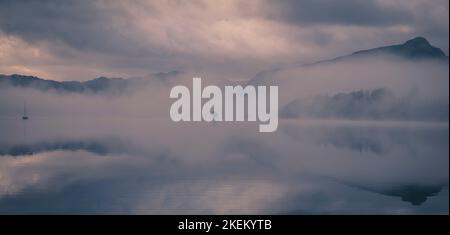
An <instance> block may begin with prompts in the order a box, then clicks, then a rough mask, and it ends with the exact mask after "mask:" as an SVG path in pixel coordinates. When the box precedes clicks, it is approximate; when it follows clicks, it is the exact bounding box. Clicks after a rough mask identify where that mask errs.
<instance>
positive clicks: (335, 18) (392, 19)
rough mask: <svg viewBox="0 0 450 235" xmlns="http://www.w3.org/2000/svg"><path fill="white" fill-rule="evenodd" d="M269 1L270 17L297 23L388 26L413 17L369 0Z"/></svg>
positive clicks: (405, 12) (409, 13)
mask: <svg viewBox="0 0 450 235" xmlns="http://www.w3.org/2000/svg"><path fill="white" fill-rule="evenodd" d="M268 3H269V5H272V9H271V11H270V13H269V14H268V15H269V17H273V18H275V19H279V20H285V21H287V22H290V23H296V24H344V25H362V26H388V25H395V24H399V23H405V22H409V21H411V20H412V19H413V14H412V13H411V12H409V11H406V10H404V9H395V8H387V7H385V6H382V5H380V4H378V3H377V2H376V1H372V0H370V1H359V0H341V1H332V0H303V1H297V0H284V1H276V2H275V1H268Z"/></svg>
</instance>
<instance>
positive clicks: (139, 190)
mask: <svg viewBox="0 0 450 235" xmlns="http://www.w3.org/2000/svg"><path fill="white" fill-rule="evenodd" d="M148 122H149V120H133V121H130V122H123V120H120V121H119V120H93V121H86V120H84V121H79V122H78V123H73V122H72V121H71V122H70V125H68V124H67V123H68V122H67V121H65V120H48V119H45V118H41V119H39V118H36V119H33V120H30V121H29V122H28V123H27V124H26V125H27V130H26V132H25V131H24V130H23V128H24V126H23V125H24V123H23V122H18V121H17V120H12V119H4V120H2V122H1V123H2V126H0V128H2V129H4V130H7V131H6V132H5V131H2V132H1V133H0V137H1V138H0V213H2V214H3V213H6V214H9V213H13V214H14V213H70V214H72V213H74V214H77V213H82V214H86V213H133V214H134V213H137V214H174V213H182V214H206V213H213V214H228V213H235V214H248V213H265V214H291V213H295V214H319V213H320V214H322V213H326V214H354V213H357V214H367V213H370V214H374V213H375V214H384V213H400V214H410V213H432V214H436V213H444V214H445V213H448V154H449V147H448V138H449V136H448V133H449V132H448V125H447V124H436V125H422V124H417V123H413V124H411V125H403V126H402V125H396V124H395V123H394V124H392V123H390V124H387V125H384V124H382V123H375V124H373V123H372V124H371V123H358V122H344V123H339V122H338V123H328V122H327V123H320V122H317V123H302V122H298V121H292V120H291V121H281V122H280V127H279V130H278V131H277V132H276V133H272V134H260V133H257V132H256V131H255V130H256V129H255V128H254V126H251V125H231V126H230V125H229V124H214V126H213V125H209V124H192V125H190V126H189V125H188V126H180V125H177V124H173V123H170V122H164V121H161V120H159V121H158V120H152V122H160V123H158V125H155V124H153V125H151V126H149V125H148V124H147V123H148ZM206 125H209V126H208V127H209V128H204V127H205V126H206ZM162 130H164V131H162ZM194 133H195V136H196V138H192V135H193V134H194ZM100 156H102V157H100Z"/></svg>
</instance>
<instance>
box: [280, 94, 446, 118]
mask: <svg viewBox="0 0 450 235" xmlns="http://www.w3.org/2000/svg"><path fill="white" fill-rule="evenodd" d="M416 92H417V91H411V92H410V93H409V94H408V95H406V96H403V97H399V96H397V95H395V94H394V93H393V92H391V91H390V90H389V89H386V88H379V89H374V90H359V91H353V92H349V93H338V94H335V95H332V96H328V95H321V96H314V97H309V98H307V99H295V100H293V101H291V102H290V103H288V104H287V105H286V106H284V107H282V108H281V109H280V117H281V118H321V119H323V118H325V119H332V118H338V119H401V120H405V119H406V120H435V121H436V120H439V121H445V120H448V118H449V110H448V102H445V101H442V100H428V101H427V102H423V103H419V102H412V100H413V98H414V96H415V95H416V94H415V93H416Z"/></svg>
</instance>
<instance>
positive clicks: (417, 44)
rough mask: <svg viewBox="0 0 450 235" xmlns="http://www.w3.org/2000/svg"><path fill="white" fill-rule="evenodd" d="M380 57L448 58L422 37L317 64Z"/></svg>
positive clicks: (411, 58) (412, 58)
mask: <svg viewBox="0 0 450 235" xmlns="http://www.w3.org/2000/svg"><path fill="white" fill-rule="evenodd" d="M380 55H381V56H382V55H391V56H398V57H401V58H403V59H408V60H422V59H438V60H445V59H447V58H448V57H447V56H446V55H445V53H444V52H443V51H442V50H441V49H440V48H437V47H434V46H432V45H431V44H430V43H429V42H428V40H427V39H425V38H424V37H416V38H413V39H411V40H408V41H406V42H405V43H403V44H398V45H391V46H384V47H378V48H373V49H369V50H361V51H357V52H354V53H352V54H350V55H346V56H340V57H337V58H334V59H331V60H325V61H319V62H317V63H323V62H333V61H337V60H343V59H353V58H360V57H366V56H380Z"/></svg>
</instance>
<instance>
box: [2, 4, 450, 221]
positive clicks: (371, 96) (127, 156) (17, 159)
mask: <svg viewBox="0 0 450 235" xmlns="http://www.w3.org/2000/svg"><path fill="white" fill-rule="evenodd" d="M448 18H449V2H448V1H447V0H433V1H429V0H414V1H409V0H408V1H406V0H398V1H385V0H367V1H354V0H340V1H332V0H320V1H310V0H298V1H297V0H296V1H291V0H283V1H266V0H258V1H238V0H227V1H204V0H194V1H148V0H138V1H133V2H126V3H125V2H124V1H120V0H111V1H98V0H93V1H67V2H66V1H64V2H60V1H54V0H48V1H42V2H39V3H35V2H28V1H20V0H19V1H9V0H4V1H0V214H448V212H449V205H448V202H449V103H450V102H449V58H448V53H449V49H448V48H449V45H448V44H449V38H448V35H449V34H448V33H449V24H448V22H449V21H448ZM193 78H201V83H202V87H206V86H211V87H212V86H214V87H215V88H217V89H216V91H217V90H218V92H215V94H222V93H221V92H220V91H222V90H221V89H223V88H224V87H225V86H233V87H237V86H242V87H246V86H252V87H262V88H269V86H273V87H274V90H276V91H277V92H276V94H277V95H276V97H277V99H273V100H274V102H273V104H277V105H274V106H273V107H277V109H276V110H275V108H274V110H270V111H271V112H270V115H269V116H266V117H271V118H273V117H275V116H278V117H279V118H278V119H270V120H276V122H277V123H278V126H277V128H274V129H271V130H273V132H268V133H262V132H260V131H259V128H258V127H259V125H260V124H262V125H264V124H267V123H265V121H264V120H262V119H261V116H258V121H254V122H249V121H248V120H244V121H241V120H238V118H235V117H234V116H233V117H230V118H229V119H228V120H225V121H217V120H215V121H211V122H208V121H207V120H204V119H205V117H212V116H214V117H217V116H221V117H222V116H225V115H226V113H228V111H227V112H225V111H222V110H221V109H217V110H214V111H212V112H211V113H208V112H207V111H208V109H205V115H203V112H202V113H195V114H194V113H193V112H194V111H191V113H189V117H187V118H186V120H188V119H189V120H192V122H191V121H189V122H176V121H172V120H178V119H177V118H175V119H171V116H170V113H171V112H170V109H171V106H172V105H173V104H174V102H175V101H176V99H174V97H173V96H172V98H171V95H170V92H171V90H172V89H173V88H174V87H182V86H184V87H183V88H184V90H185V91H186V90H187V91H189V92H190V91H193V90H194V89H193V86H194V85H193V84H194V82H193ZM255 91H256V90H255ZM189 94H190V93H189ZM194 94H197V95H195V96H196V97H199V95H198V94H199V93H194V92H192V96H190V97H189V98H186V102H185V103H188V104H191V103H192V104H194V102H188V101H191V98H193V96H194ZM224 94H226V93H225V92H224ZM256 95H258V97H260V96H259V95H260V94H259V89H258V93H256V92H255V96H256ZM210 98H212V97H210ZM232 98H233V97H232ZM234 98H235V99H236V102H238V101H237V100H238V98H242V99H239V100H243V101H248V100H249V98H248V95H246V94H245V93H239V92H236V94H235V97H234ZM234 98H233V99H234ZM218 100H219V101H218V102H217V104H219V105H218V106H220V102H221V101H222V99H218ZM223 100H226V99H223ZM228 100H232V99H228ZM275 100H276V101H277V102H275ZM197 101H199V102H197ZM208 101H211V100H208V98H206V97H204V98H203V99H195V104H196V107H197V106H198V107H203V106H204V104H205V103H207V102H208ZM230 103H231V102H230ZM248 103H250V102H248ZM248 103H244V107H246V109H245V110H250V109H248V107H249V104H248ZM215 104H216V103H215ZM218 106H217V107H218ZM255 106H256V104H255ZM175 107H178V106H175ZM207 107H209V106H207ZM260 107H264V102H261V106H258V110H260ZM266 107H269V106H266ZM271 109H272V108H271ZM174 110H175V111H178V110H179V109H174ZM192 110H194V108H193V109H192ZM197 110H198V109H197ZM225 110H226V109H225ZM254 111H256V109H254ZM275 111H276V112H275ZM235 113H236V112H235ZM275 114H277V115H275ZM194 115H195V116H196V118H194ZM191 116H192V117H191ZM243 116H244V117H248V116H250V115H249V114H248V113H244V115H243ZM240 117H242V116H240ZM194 119H195V120H194ZM274 123H275V122H274Z"/></svg>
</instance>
